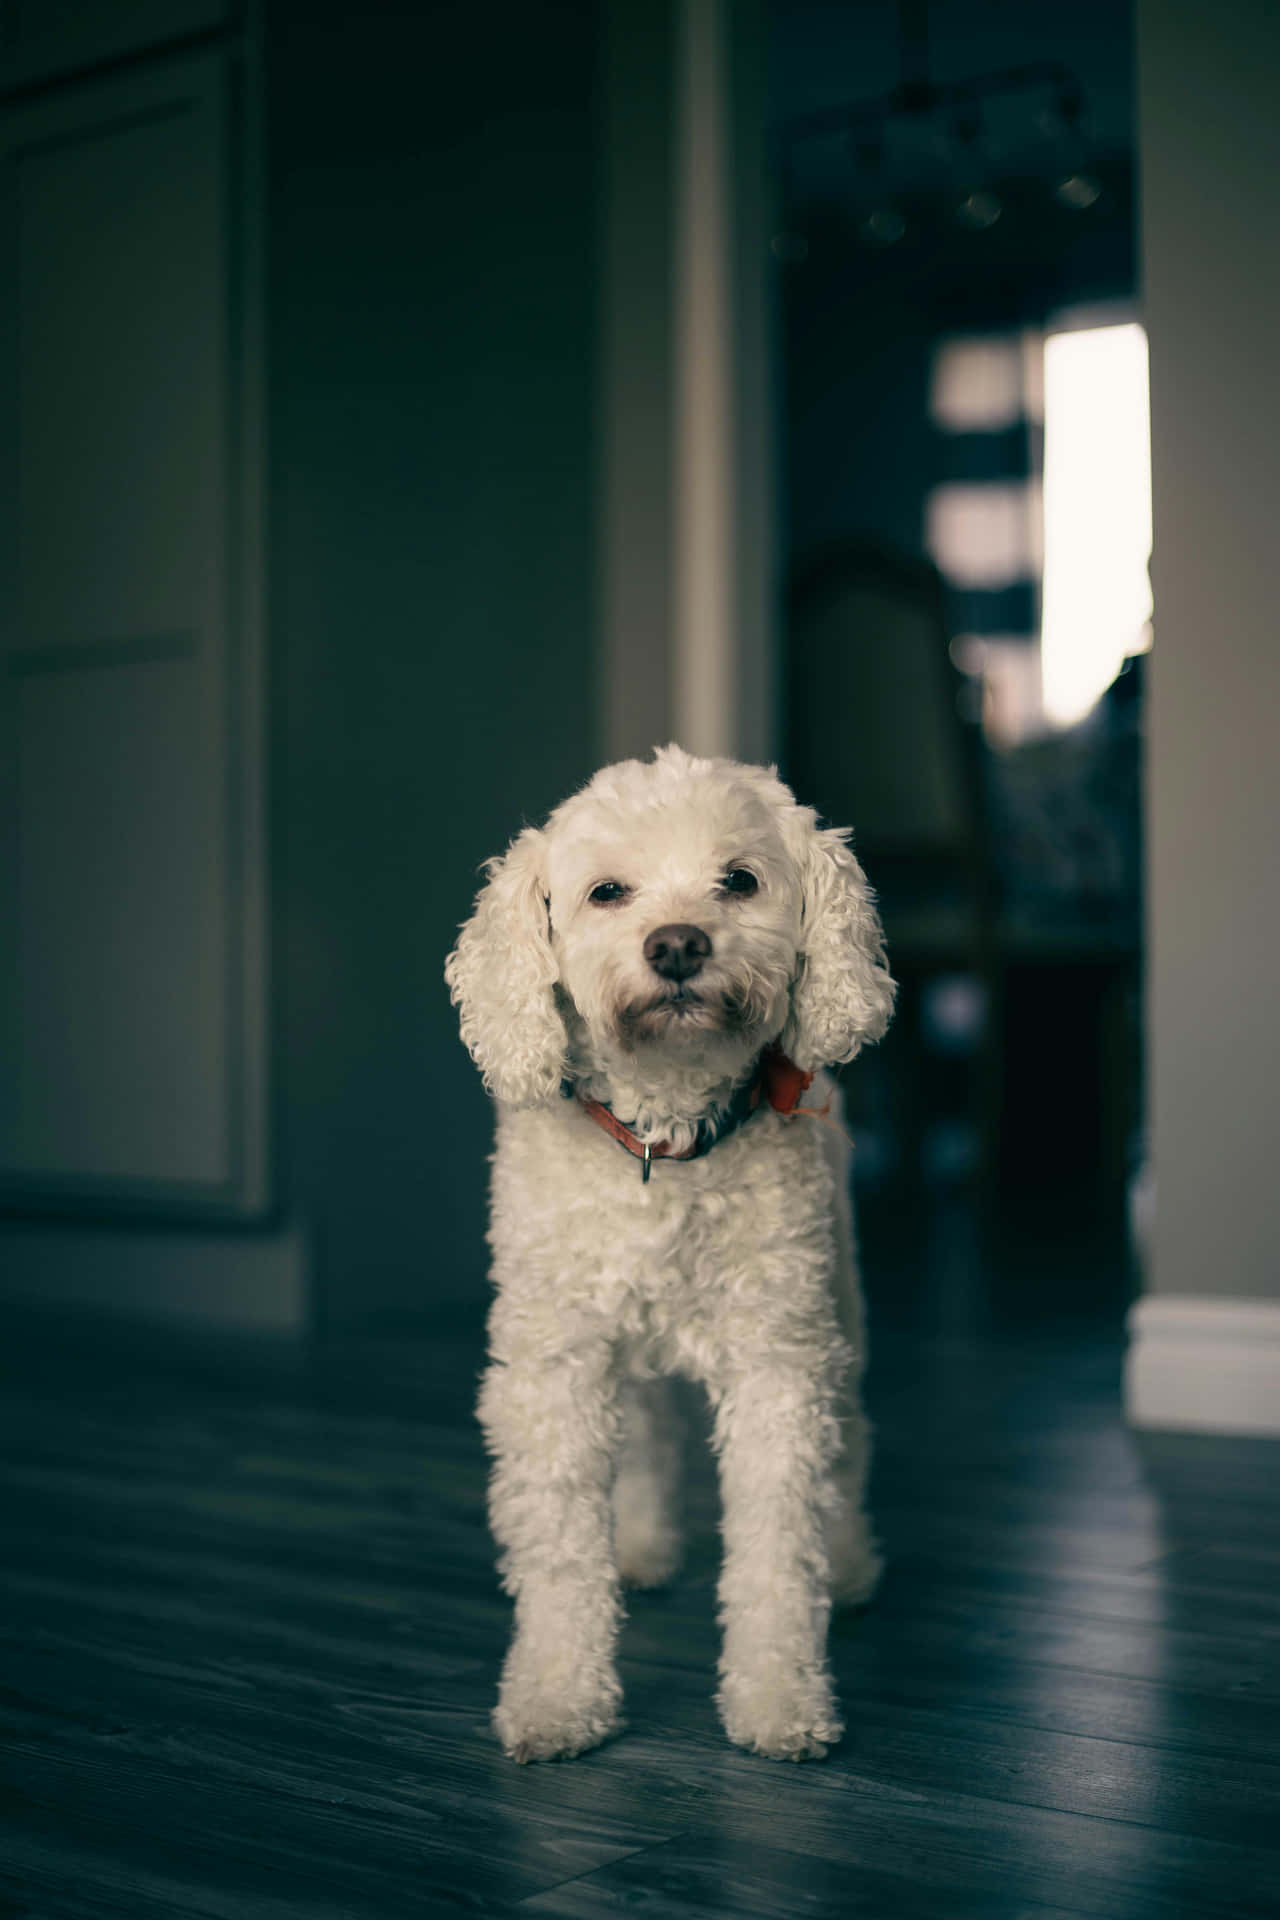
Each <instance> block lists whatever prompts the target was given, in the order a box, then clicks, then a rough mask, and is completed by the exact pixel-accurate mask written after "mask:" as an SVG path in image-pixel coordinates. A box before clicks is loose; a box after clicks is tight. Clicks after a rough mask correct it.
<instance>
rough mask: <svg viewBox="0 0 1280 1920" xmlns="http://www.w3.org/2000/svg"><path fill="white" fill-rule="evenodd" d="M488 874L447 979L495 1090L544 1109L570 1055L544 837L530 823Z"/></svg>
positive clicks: (469, 1041) (515, 1102) (474, 1054)
mask: <svg viewBox="0 0 1280 1920" xmlns="http://www.w3.org/2000/svg"><path fill="white" fill-rule="evenodd" d="M485 872H486V873H487V874H488V876H489V877H488V882H487V884H486V885H485V886H484V887H483V888H482V889H481V891H480V893H479V894H478V896H477V898H476V905H475V912H474V913H473V914H472V916H471V918H470V919H469V920H468V921H467V924H466V925H465V926H464V927H463V929H462V931H461V933H460V934H459V935H458V944H457V946H456V947H455V948H454V950H453V952H452V953H451V954H450V955H449V958H448V960H447V961H446V962H445V969H444V977H445V979H446V980H447V981H448V983H449V997H450V999H451V1000H452V1001H453V1003H454V1005H455V1006H456V1007H457V1008H458V1009H459V1012H460V1014H461V1023H462V1038H463V1040H464V1041H465V1043H466V1046H467V1050H468V1051H469V1053H470V1055H471V1058H472V1059H473V1060H474V1061H475V1063H476V1065H477V1066H478V1067H479V1069H480V1071H481V1073H482V1074H483V1075H484V1083H485V1086H486V1087H487V1088H488V1089H489V1092H490V1093H491V1094H493V1095H494V1097H495V1098H496V1099H498V1100H505V1101H506V1102H508V1104H509V1105H511V1106H514V1107H534V1106H539V1105H541V1103H542V1102H543V1101H545V1100H550V1099H551V1098H552V1097H553V1096H554V1095H556V1094H558V1093H559V1091H560V1082H561V1079H562V1077H563V1074H564V1053H565V1031H564V1022H563V1021H562V1020H561V1018H560V1014H559V1012H558V1010H557V1008H556V1002H555V983H556V977H557V973H558V969H557V966H556V960H555V955H554V954H553V953H552V951H551V931H550V926H549V919H548V896H547V882H546V842H545V839H544V837H543V835H542V834H541V833H539V832H538V831H537V829H536V828H534V827H526V828H525V830H524V832H523V833H522V834H520V835H519V837H518V838H517V839H516V840H514V841H513V842H512V843H511V846H510V847H509V848H508V849H507V851H506V853H505V854H504V855H503V856H502V858H501V859H497V860H490V861H487V862H486V864H485Z"/></svg>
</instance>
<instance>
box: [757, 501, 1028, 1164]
mask: <svg viewBox="0 0 1280 1920" xmlns="http://www.w3.org/2000/svg"><path fill="white" fill-rule="evenodd" d="M948 642H949V635H948V632H947V623H946V618H945V608H944V595H943V586H942V581H941V578H940V576H939V574H938V573H937V571H936V569H935V568H934V567H933V566H931V565H930V563H929V562H928V561H927V560H925V559H923V558H920V557H917V556H914V555H909V554H905V553H902V552H899V551H896V550H894V549H893V548H891V547H889V546H887V545H884V544H881V543H879V542H876V541H872V540H868V539H861V538H848V539H843V540H840V541H838V542H834V543H832V544H831V545H828V546H825V547H823V548H822V549H821V550H819V551H818V552H816V553H814V554H813V555H812V556H811V557H810V558H809V559H808V560H806V561H805V562H804V564H803V565H802V566H801V567H800V568H798V569H797V572H796V574H795V577H794V581H793V584H792V588H791V592H790V595H789V605H788V648H787V696H788V698H787V729H786V740H787V761H786V771H787V774H788V777H789V778H790V779H791V781H792V783H793V784H794V786H795V788H796V790H797V792H798V793H799V794H800V795H801V796H802V798H803V799H805V800H806V801H808V802H810V803H812V804H813V805H815V806H816V807H817V808H818V809H819V811H820V812H821V813H822V814H823V815H825V816H826V818H827V819H829V820H831V821H833V822H838V823H841V824H847V823H851V824H852V825H853V828H854V840H855V846H856V850H857V853H858V858H859V859H860V860H861V861H862V863H863V865H864V866H865V867H866V869H867V872H868V874H869V875H870V877H871V881H872V884H873V886H874V887H875V889H876V892H877V894H878V895H879V900H880V910H881V914H882V917H883V920H884V926H885V933H886V937H887V939H888V944H889V955H890V964H891V966H892V968H893V971H894V974H895V976H896V977H897V979H898V980H899V982H900V983H901V986H902V995H901V1000H900V1003H899V1012H898V1017H897V1020H896V1022H895V1029H894V1031H893V1032H892V1033H891V1036H890V1041H889V1042H888V1043H887V1045H886V1052H885V1073H886V1077H887V1079H888V1080H889V1082H890V1086H889V1089H888V1092H889V1104H890V1105H891V1107H892V1110H893V1130H894V1132H895V1133H896V1134H897V1135H898V1139H899V1144H900V1148H901V1156H902V1170H903V1171H904V1172H905V1173H907V1174H908V1175H910V1174H913V1173H919V1172H920V1171H921V1169H922V1166H923V1152H924V1146H925V1125H926V1118H927V1115H926V1111H925V1109H926V1099H925V1096H926V1092H927V1091H929V1089H928V1087H927V1082H928V1080H929V1071H928V1069H927V1063H926V1058H925V1038H924V1032H923V1025H922V1014H923V1010H924V1001H925V996H926V994H927V991H928V988H929V984H930V982H931V980H934V979H936V978H937V977H938V976H941V975H947V974H963V975H968V976H970V977H971V978H973V979H975V980H976V981H978V982H979V983H980V986H981V988H982V990H983V992H984V994H985V998H986V1005H987V1008H988V1014H987V1018H986V1021H985V1023H984V1026H983V1032H982V1038H981V1040H980V1042H979V1054H978V1057H977V1059H976V1061H975V1062H974V1065H975V1066H976V1074H975V1075H974V1079H975V1083H976V1084H975V1086H974V1089H973V1093H974V1098H975V1100H976V1111H973V1112H972V1114H971V1117H972V1119H973V1121H974V1122H975V1124H976V1127H977V1135H978V1142H979V1149H980V1152H981V1153H982V1154H983V1157H984V1159H985V1157H986V1152H985V1150H986V1149H987V1148H988V1147H989V1145H990V1139H991V1132H992V1125H993V1120H994V1112H993V1104H994V1100H995V1095H996V1085H997V1065H996V1063H995V1061H994V1060H993V1059H992V1057H991V1052H992V1036H993V1035H994V1034H995V1033H996V1031H997V1022H996V1020H995V1019H994V1018H993V1017H992V1016H993V1015H994V1011H995V1009H994V1000H995V995H996V987H997V967H996V952H995V930H994V911H993V898H994V896H993V884H992V873H991V867H990V862H989V860H988V856H987V836H986V834H985V832H984V828H983V812H982V803H981V791H982V788H981V768H980V764H979V754H980V745H979V741H978V739H977V729H976V727H973V726H970V725H968V724H967V723H966V721H965V720H964V718H963V717H962V714H961V699H962V697H963V695H962V689H964V688H965V684H966V683H965V682H964V680H963V677H962V676H961V675H960V674H959V673H958V672H957V670H956V668H955V667H954V665H953V663H952V660H951V657H950V653H949V649H948ZM929 1104H930V1105H932V1104H934V1103H933V1102H932V1101H930V1102H929Z"/></svg>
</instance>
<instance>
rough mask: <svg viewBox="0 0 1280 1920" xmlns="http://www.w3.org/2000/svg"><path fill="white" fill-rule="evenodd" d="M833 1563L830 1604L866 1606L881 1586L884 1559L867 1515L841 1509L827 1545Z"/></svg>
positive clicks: (837, 1605)
mask: <svg viewBox="0 0 1280 1920" xmlns="http://www.w3.org/2000/svg"><path fill="white" fill-rule="evenodd" d="M827 1550H828V1553H829V1555H830V1560H831V1603H832V1605H833V1606H836V1607H864V1606H865V1605H866V1604H867V1602H868V1600H870V1599H871V1597H872V1595H873V1594H874V1593H875V1590H876V1588H877V1587H878V1586H879V1584H880V1576H881V1574H882V1573H883V1572H884V1559H883V1557H882V1555H881V1553H880V1550H879V1548H878V1547H877V1545H876V1542H875V1537H874V1535H873V1534H872V1532H871V1528H870V1526H869V1525H868V1522H867V1517H866V1515H865V1514H864V1513H855V1512H850V1511H849V1510H848V1509H847V1508H842V1509H840V1510H839V1511H838V1512H837V1513H836V1515H835V1516H834V1519H833V1521H832V1523H831V1528H830V1533H829V1537H828V1542H827Z"/></svg>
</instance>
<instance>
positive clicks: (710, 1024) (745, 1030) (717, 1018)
mask: <svg viewBox="0 0 1280 1920" xmlns="http://www.w3.org/2000/svg"><path fill="white" fill-rule="evenodd" d="M772 1000H773V995H772V994H771V993H770V992H769V990H768V988H767V986H766V984H765V983H764V982H763V981H753V982H743V983H732V984H729V985H719V986H713V985H710V984H704V983H703V982H702V981H701V980H700V979H694V980H692V981H688V982H682V983H680V984H678V985H672V986H669V987H663V988H661V989H655V990H653V991H652V992H648V993H643V994H637V995H634V996H632V997H630V998H624V999H621V1000H620V1001H619V1002H618V1004H617V1007H616V1009H615V1012H614V1018H613V1028H614V1032H615V1033H616V1035H617V1038H618V1039H619V1041H620V1042H621V1043H622V1045H623V1047H624V1048H625V1049H626V1050H627V1052H628V1053H633V1052H635V1050H636V1049H637V1048H638V1047H642V1046H645V1045H652V1044H653V1043H655V1042H659V1041H664V1040H670V1041H672V1042H674V1043H675V1044H676V1045H680V1044H683V1043H684V1042H686V1041H692V1040H694V1039H695V1038H696V1037H700V1036H707V1035H718V1036H720V1037H722V1038H724V1039H726V1040H738V1039H741V1038H742V1037H743V1036H745V1035H749V1034H750V1033H751V1032H753V1030H755V1029H756V1028H758V1027H761V1026H762V1025H763V1024H764V1022H765V1021H766V1019H767V1018H768V1014H769V1009H770V1006H771V1004H772Z"/></svg>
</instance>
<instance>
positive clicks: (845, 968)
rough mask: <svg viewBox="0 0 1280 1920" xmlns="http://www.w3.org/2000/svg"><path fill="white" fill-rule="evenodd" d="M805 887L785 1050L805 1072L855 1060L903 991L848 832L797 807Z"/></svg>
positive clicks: (883, 1024) (794, 827)
mask: <svg viewBox="0 0 1280 1920" xmlns="http://www.w3.org/2000/svg"><path fill="white" fill-rule="evenodd" d="M791 832H792V834H793V835H796V834H797V833H798V838H799V843H800V844H799V850H798V857H799V860H800V865H801V873H802V878H803V888H804V904H803V909H802V911H803V919H802V923H801V929H800V970H799V973H798V975H797V978H796V982H795V985H794V986H793V988H792V990H791V1015H790V1018H789V1019H788V1021H787V1024H786V1026H785V1027H784V1029H783V1033H782V1047H783V1051H784V1052H785V1053H786V1054H787V1055H788V1056H789V1058H791V1059H792V1060H794V1061H795V1063H796V1065H797V1066H798V1067H799V1068H801V1069H802V1071H803V1072H805V1073H812V1072H815V1071H816V1070H817V1069H818V1068H819V1067H832V1066H836V1065H838V1064H839V1063H840V1062H841V1061H844V1060H852V1059H853V1057H854V1055H855V1054H856V1053H857V1051H858V1049H859V1048H860V1047H861V1046H863V1045H864V1043H865V1042H866V1041H868V1040H878V1039H879V1038H880V1037H881V1035H882V1034H883V1033H884V1030H885V1028H886V1027H887V1026H888V1024H889V1018H890V1015H891V1014H892V1012H893V999H894V994H895V992H896V991H897V989H896V988H895V986H894V983H893V981H892V979H891V978H890V976H889V969H888V965H887V963H886V960H885V951H884V935H883V933H882V932H881V928H880V919H879V916H878V914H877V913H876V910H875V902H874V897H873V895H872V892H871V889H870V887H869V886H868V885H867V877H866V875H865V874H864V873H863V871H862V868H861V867H860V866H859V865H858V862H857V861H856V860H855V859H854V857H853V853H852V851H851V849H850V847H849V845H848V833H847V832H846V831H845V830H844V829H843V828H840V827H819V826H818V824H817V816H816V815H815V814H814V813H812V812H811V811H810V810H809V809H808V808H807V807H797V808H796V809H795V812H794V813H793V815H792V822H791Z"/></svg>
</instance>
